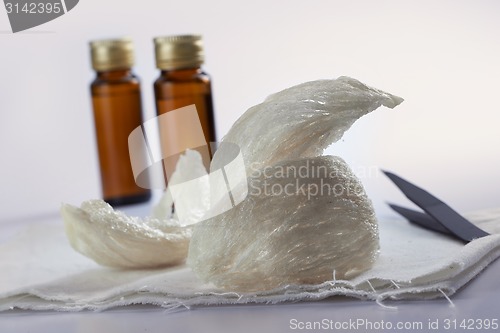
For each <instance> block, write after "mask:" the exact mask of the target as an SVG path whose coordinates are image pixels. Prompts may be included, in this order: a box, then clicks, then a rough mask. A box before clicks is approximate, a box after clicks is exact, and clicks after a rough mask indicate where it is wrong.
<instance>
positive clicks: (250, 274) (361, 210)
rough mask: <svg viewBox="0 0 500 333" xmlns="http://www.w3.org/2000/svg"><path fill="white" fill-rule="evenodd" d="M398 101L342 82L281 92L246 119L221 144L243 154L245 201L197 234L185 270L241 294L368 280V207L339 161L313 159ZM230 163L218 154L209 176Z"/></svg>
mask: <svg viewBox="0 0 500 333" xmlns="http://www.w3.org/2000/svg"><path fill="white" fill-rule="evenodd" d="M402 101H403V100H402V99H401V98H399V97H396V96H393V95H391V94H388V93H386V92H383V91H381V90H378V89H374V88H371V87H368V86H366V85H364V84H363V83H361V82H359V81H357V80H355V79H352V78H348V77H340V78H338V79H336V80H319V81H313V82H307V83H303V84H300V85H298V86H294V87H291V88H288V89H285V90H283V91H281V92H279V93H276V94H273V95H271V96H269V97H268V98H267V99H266V100H265V101H264V102H263V103H261V104H258V105H256V106H254V107H252V108H250V109H249V110H248V111H246V112H245V113H244V114H243V115H242V116H241V117H240V118H239V119H238V120H237V121H236V123H235V124H234V125H233V126H232V127H231V129H230V131H229V132H228V134H227V135H226V136H225V137H224V138H223V140H222V143H224V142H230V143H233V144H236V145H238V146H239V148H240V150H241V153H242V155H243V159H244V161H245V167H246V173H247V176H248V179H247V184H248V193H247V196H246V197H245V199H244V200H243V202H241V203H240V204H238V205H237V206H236V207H234V208H233V209H231V210H228V211H226V212H225V213H223V214H220V215H217V216H215V217H212V218H209V219H207V220H205V221H202V222H200V223H197V224H196V225H195V226H194V229H193V235H192V239H191V242H190V247H189V253H188V261H187V262H188V264H189V266H190V267H191V268H192V269H193V271H194V272H195V273H196V274H197V275H198V276H199V277H200V278H201V279H202V280H204V281H205V282H211V283H213V284H215V285H216V286H218V287H221V288H223V289H226V290H231V291H243V292H245V291H262V290H269V289H273V288H277V287H282V286H285V285H289V284H316V283H321V282H324V281H328V280H331V279H332V277H333V276H334V274H335V277H336V278H337V279H348V278H352V277H354V276H356V275H357V274H359V273H361V272H363V271H366V270H368V269H369V268H370V267H371V266H372V265H373V263H374V261H375V260H376V258H377V255H378V249H379V241H378V225H377V220H376V218H375V214H374V211H373V207H372V204H371V201H370V200H369V198H368V197H367V196H366V194H365V191H364V189H363V186H362V184H361V182H360V181H359V180H358V179H357V178H356V177H355V175H354V174H353V172H352V171H351V170H350V169H349V167H348V166H347V164H346V163H345V162H344V161H343V160H342V159H341V158H339V157H335V156H319V155H321V154H322V153H323V150H324V149H325V148H326V147H327V146H329V145H330V144H331V143H333V142H335V141H337V140H339V139H340V138H341V137H342V135H343V134H344V132H345V131H346V130H348V129H349V128H350V127H351V125H352V124H353V123H354V122H355V121H356V120H357V119H359V118H360V117H362V116H363V115H365V114H367V113H369V112H371V111H373V110H375V109H377V108H378V107H380V106H382V105H383V106H386V107H389V108H393V107H395V106H397V105H398V104H400V103H401V102H402ZM229 153H230V152H228V151H225V149H224V145H221V148H219V150H217V152H216V153H215V155H214V158H213V160H212V164H211V170H216V169H219V168H221V167H223V164H224V163H225V161H227V156H225V155H226V154H229ZM300 170H302V171H303V172H302V174H301V173H300ZM233 196H237V197H238V196H241V193H233Z"/></svg>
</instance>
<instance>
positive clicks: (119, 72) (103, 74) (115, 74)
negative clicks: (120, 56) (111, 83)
mask: <svg viewBox="0 0 500 333" xmlns="http://www.w3.org/2000/svg"><path fill="white" fill-rule="evenodd" d="M130 76H133V74H132V69H131V68H126V69H113V70H109V71H100V72H97V77H98V78H99V79H102V80H118V79H121V78H124V77H130Z"/></svg>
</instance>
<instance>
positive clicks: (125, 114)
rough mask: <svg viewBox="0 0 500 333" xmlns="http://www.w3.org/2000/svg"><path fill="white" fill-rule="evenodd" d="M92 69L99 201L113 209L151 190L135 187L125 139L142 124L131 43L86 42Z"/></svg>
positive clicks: (138, 199)
mask: <svg viewBox="0 0 500 333" xmlns="http://www.w3.org/2000/svg"><path fill="white" fill-rule="evenodd" d="M90 48H91V56H92V67H93V68H94V70H96V71H97V76H96V78H95V80H94V81H93V82H92V84H91V86H90V89H91V93H92V105H93V109H94V121H95V128H96V137H97V148H98V152H99V165H100V169H101V182H102V193H103V198H104V200H105V201H106V202H108V203H109V204H110V205H113V206H119V205H126V204H132V203H139V202H144V201H147V200H149V199H150V197H151V191H150V190H149V189H144V188H141V187H139V186H137V185H136V182H135V179H134V175H133V172H132V166H131V162H130V155H129V150H128V136H129V134H130V132H132V130H134V129H135V128H136V127H137V126H140V125H141V124H142V108H141V92H140V84H139V80H138V78H137V77H136V76H135V75H134V74H133V73H132V71H131V67H132V66H133V64H134V50H133V44H132V42H131V41H130V40H128V39H113V40H100V41H93V42H91V43H90Z"/></svg>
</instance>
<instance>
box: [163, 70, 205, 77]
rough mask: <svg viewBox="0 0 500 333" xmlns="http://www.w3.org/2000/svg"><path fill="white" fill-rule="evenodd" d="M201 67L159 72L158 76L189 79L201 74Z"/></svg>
mask: <svg viewBox="0 0 500 333" xmlns="http://www.w3.org/2000/svg"><path fill="white" fill-rule="evenodd" d="M202 73H203V71H202V69H201V67H193V68H181V69H169V70H163V69H162V70H161V72H160V75H161V76H163V77H170V78H179V79H182V78H190V77H193V76H197V75H199V74H202Z"/></svg>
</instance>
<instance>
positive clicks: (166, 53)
mask: <svg viewBox="0 0 500 333" xmlns="http://www.w3.org/2000/svg"><path fill="white" fill-rule="evenodd" d="M154 44H155V54H156V67H157V68H159V69H161V70H173V69H183V68H196V67H200V66H201V65H202V64H203V61H204V52H203V41H202V39H201V36H199V35H181V36H166V37H156V38H155V39H154Z"/></svg>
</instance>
